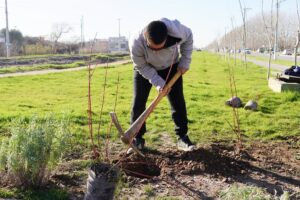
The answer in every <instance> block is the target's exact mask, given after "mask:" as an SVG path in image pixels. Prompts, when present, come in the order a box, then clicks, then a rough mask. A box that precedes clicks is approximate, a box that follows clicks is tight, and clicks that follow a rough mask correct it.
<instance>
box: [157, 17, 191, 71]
mask: <svg viewBox="0 0 300 200" xmlns="http://www.w3.org/2000/svg"><path fill="white" fill-rule="evenodd" d="M161 20H162V21H163V22H164V23H165V24H166V25H167V27H168V30H169V33H170V34H171V35H172V36H176V37H179V38H181V42H180V54H181V58H180V60H179V64H178V70H180V71H181V72H182V74H184V73H185V72H186V71H187V70H188V69H189V68H190V63H191V56H192V52H193V33H192V31H191V29H190V28H188V27H186V26H185V25H183V24H181V23H180V22H179V21H178V20H169V19H167V18H163V19H161Z"/></svg>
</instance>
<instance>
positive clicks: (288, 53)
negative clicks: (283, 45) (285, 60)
mask: <svg viewBox="0 0 300 200" xmlns="http://www.w3.org/2000/svg"><path fill="white" fill-rule="evenodd" d="M281 54H282V55H289V56H290V55H292V54H293V51H292V50H290V49H285V50H283V51H282V53H281Z"/></svg>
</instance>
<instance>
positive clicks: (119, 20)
mask: <svg viewBox="0 0 300 200" xmlns="http://www.w3.org/2000/svg"><path fill="white" fill-rule="evenodd" d="M118 22H119V37H121V30H120V29H121V19H120V18H118Z"/></svg>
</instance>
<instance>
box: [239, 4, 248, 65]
mask: <svg viewBox="0 0 300 200" xmlns="http://www.w3.org/2000/svg"><path fill="white" fill-rule="evenodd" d="M239 4H240V9H241V14H242V19H243V50H244V63H245V66H246V68H247V55H246V51H245V48H246V47H247V43H246V42H247V30H246V13H247V10H248V9H250V8H245V7H243V6H242V3H241V0H239Z"/></svg>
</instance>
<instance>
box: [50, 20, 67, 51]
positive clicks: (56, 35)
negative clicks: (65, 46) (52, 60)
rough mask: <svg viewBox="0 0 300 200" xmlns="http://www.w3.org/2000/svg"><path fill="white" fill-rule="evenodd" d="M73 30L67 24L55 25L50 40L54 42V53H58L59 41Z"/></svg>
mask: <svg viewBox="0 0 300 200" xmlns="http://www.w3.org/2000/svg"><path fill="white" fill-rule="evenodd" d="M71 30H72V27H71V26H70V25H68V24H66V23H60V24H54V25H53V28H52V32H51V34H50V40H51V41H52V42H53V47H52V51H53V53H55V52H56V48H57V44H58V40H59V39H61V38H62V36H63V35H64V34H67V33H69V32H70V31H71Z"/></svg>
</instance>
